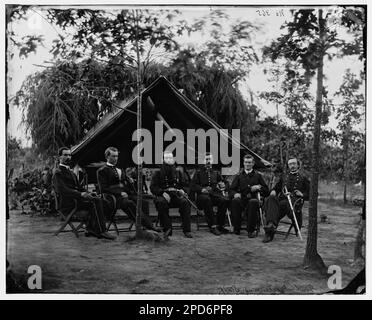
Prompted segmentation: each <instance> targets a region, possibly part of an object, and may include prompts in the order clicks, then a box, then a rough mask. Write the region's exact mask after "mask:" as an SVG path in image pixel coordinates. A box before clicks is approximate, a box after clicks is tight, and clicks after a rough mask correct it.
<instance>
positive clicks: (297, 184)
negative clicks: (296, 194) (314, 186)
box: [273, 171, 310, 200]
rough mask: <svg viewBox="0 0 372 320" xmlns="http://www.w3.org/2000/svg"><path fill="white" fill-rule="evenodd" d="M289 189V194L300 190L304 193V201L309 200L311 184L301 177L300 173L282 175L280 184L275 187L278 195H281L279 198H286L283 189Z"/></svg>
mask: <svg viewBox="0 0 372 320" xmlns="http://www.w3.org/2000/svg"><path fill="white" fill-rule="evenodd" d="M284 186H286V187H287V189H288V192H293V191H295V190H299V191H301V192H302V193H303V195H304V196H303V199H304V200H309V191H310V182H309V180H308V179H307V178H306V177H304V176H303V175H301V174H300V173H299V172H298V171H297V172H296V173H288V174H286V175H282V176H281V178H280V179H279V181H278V183H277V184H276V185H275V186H274V188H273V190H275V192H276V194H277V195H279V198H284V195H283V188H284Z"/></svg>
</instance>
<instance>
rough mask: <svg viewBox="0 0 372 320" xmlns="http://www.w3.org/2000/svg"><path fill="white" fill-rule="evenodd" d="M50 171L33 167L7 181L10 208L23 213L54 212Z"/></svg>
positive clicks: (43, 213)
mask: <svg viewBox="0 0 372 320" xmlns="http://www.w3.org/2000/svg"><path fill="white" fill-rule="evenodd" d="M51 176H52V172H51V170H50V169H49V168H45V169H44V170H41V169H34V170H32V171H29V172H26V173H23V174H21V175H19V176H17V177H15V178H14V179H13V180H11V181H9V184H10V186H9V189H10V191H11V195H12V197H11V201H12V202H13V203H12V205H11V209H21V210H22V212H23V213H25V214H26V213H38V214H42V215H48V214H52V213H54V212H55V203H54V195H53V193H52V188H51ZM27 210H28V211H27Z"/></svg>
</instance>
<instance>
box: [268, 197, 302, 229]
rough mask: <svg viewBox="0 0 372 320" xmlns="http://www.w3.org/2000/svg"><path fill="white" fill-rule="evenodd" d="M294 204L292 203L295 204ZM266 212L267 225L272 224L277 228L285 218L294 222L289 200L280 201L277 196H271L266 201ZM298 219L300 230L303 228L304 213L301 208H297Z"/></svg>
mask: <svg viewBox="0 0 372 320" xmlns="http://www.w3.org/2000/svg"><path fill="white" fill-rule="evenodd" d="M293 203H294V202H292V204H293ZM264 211H265V212H266V223H269V222H272V223H274V225H275V226H277V225H278V224H279V221H280V220H281V219H282V218H283V217H284V216H288V217H289V218H290V219H291V220H293V213H292V210H291V207H290V205H289V202H288V199H278V197H277V196H272V195H270V196H269V197H268V198H266V200H265V204H264ZM295 212H296V219H297V223H298V226H299V228H301V227H302V213H301V208H295Z"/></svg>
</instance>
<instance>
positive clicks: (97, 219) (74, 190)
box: [52, 147, 115, 240]
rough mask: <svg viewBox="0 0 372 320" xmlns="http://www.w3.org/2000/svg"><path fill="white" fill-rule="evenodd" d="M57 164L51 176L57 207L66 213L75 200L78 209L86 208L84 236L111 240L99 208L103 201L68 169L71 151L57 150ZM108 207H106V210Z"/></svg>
mask: <svg viewBox="0 0 372 320" xmlns="http://www.w3.org/2000/svg"><path fill="white" fill-rule="evenodd" d="M58 155H59V161H60V163H59V166H58V167H57V168H56V169H55V170H54V174H53V177H52V181H53V186H54V189H55V192H57V194H58V195H59V208H60V211H61V212H62V214H64V215H68V214H69V213H70V212H71V210H72V209H73V208H74V206H75V202H74V199H75V200H77V206H78V210H88V211H89V215H88V217H87V221H86V234H85V235H86V236H94V237H97V238H104V239H109V240H113V239H115V237H114V236H112V235H110V234H108V233H107V232H106V225H105V213H104V212H103V210H104V209H103V210H101V208H104V207H106V206H105V205H104V203H103V201H102V200H101V199H100V198H99V197H96V196H95V195H94V194H92V193H89V192H87V191H85V190H84V189H83V187H82V186H81V185H80V183H79V181H78V179H77V176H76V175H75V174H74V172H73V171H72V170H71V169H70V166H69V165H70V162H71V151H70V149H69V148H66V147H62V148H60V149H59V151H58ZM107 209H108V208H107V207H106V210H107Z"/></svg>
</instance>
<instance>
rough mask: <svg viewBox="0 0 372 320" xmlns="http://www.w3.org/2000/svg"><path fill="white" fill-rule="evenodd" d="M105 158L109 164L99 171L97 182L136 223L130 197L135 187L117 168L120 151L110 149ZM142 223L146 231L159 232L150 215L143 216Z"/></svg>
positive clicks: (102, 190)
mask: <svg viewBox="0 0 372 320" xmlns="http://www.w3.org/2000/svg"><path fill="white" fill-rule="evenodd" d="M105 157H106V160H107V163H106V164H105V165H104V166H102V167H101V168H99V169H98V171H97V180H98V184H99V187H100V189H101V192H102V193H106V194H112V195H114V196H115V199H116V207H117V208H120V209H122V210H123V211H124V212H125V213H126V214H127V215H128V217H129V219H131V220H132V221H136V211H137V210H136V203H135V202H134V201H133V200H131V199H130V195H132V196H133V193H134V190H133V187H134V186H131V185H130V181H128V178H127V176H126V174H125V171H124V170H122V169H120V168H118V167H116V164H117V162H118V158H119V151H118V149H116V148H114V147H108V148H107V149H106V151H105ZM132 199H133V197H132ZM111 206H112V204H111ZM141 223H142V226H143V227H145V228H146V229H149V230H155V231H157V228H155V227H154V226H153V224H152V222H151V220H150V217H149V216H148V215H146V214H142V215H141Z"/></svg>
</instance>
